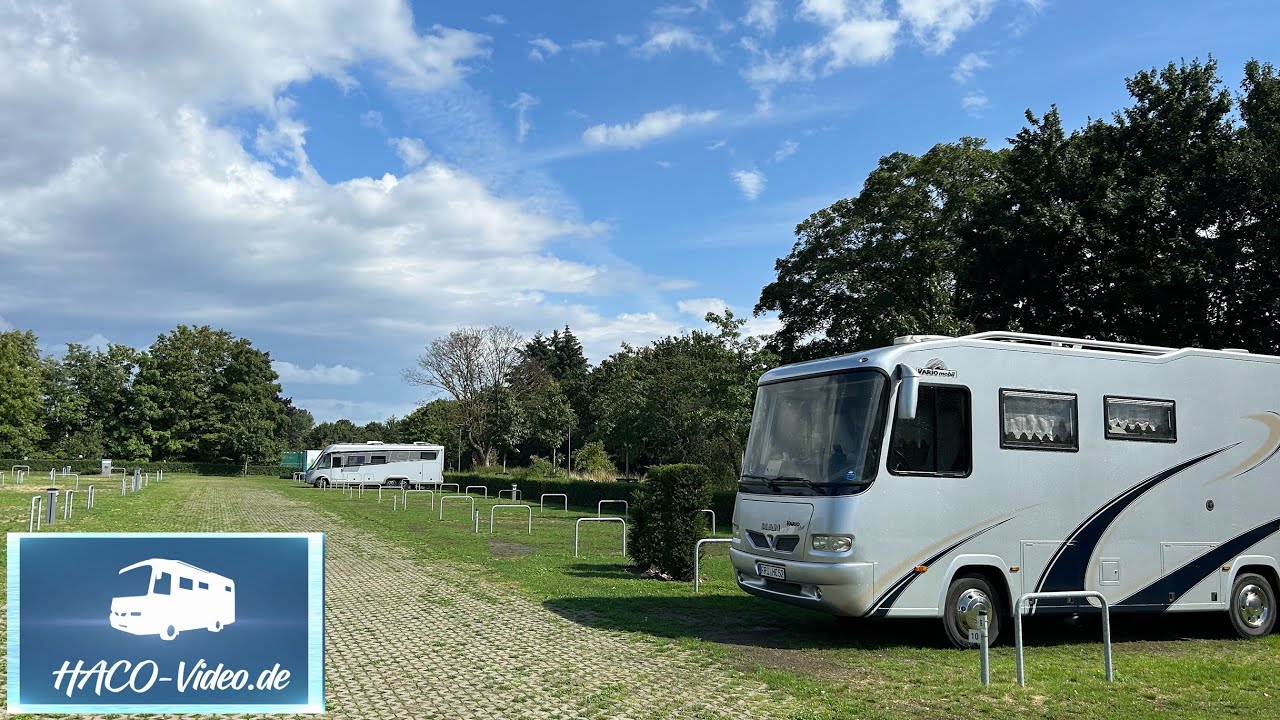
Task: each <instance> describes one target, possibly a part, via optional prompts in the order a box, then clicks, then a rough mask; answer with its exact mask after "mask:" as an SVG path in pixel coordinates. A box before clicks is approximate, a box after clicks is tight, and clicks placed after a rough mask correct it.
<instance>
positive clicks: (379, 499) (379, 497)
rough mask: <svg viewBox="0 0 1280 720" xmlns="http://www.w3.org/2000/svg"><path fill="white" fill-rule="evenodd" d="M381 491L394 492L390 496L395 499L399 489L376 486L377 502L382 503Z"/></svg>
mask: <svg viewBox="0 0 1280 720" xmlns="http://www.w3.org/2000/svg"><path fill="white" fill-rule="evenodd" d="M383 490H394V491H395V493H394V494H393V495H392V497H395V496H396V495H399V494H400V488H398V487H387V486H386V485H379V486H378V502H382V491H383Z"/></svg>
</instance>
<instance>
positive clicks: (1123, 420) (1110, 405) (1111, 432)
mask: <svg viewBox="0 0 1280 720" xmlns="http://www.w3.org/2000/svg"><path fill="white" fill-rule="evenodd" d="M1102 402H1103V406H1104V408H1105V411H1106V416H1107V417H1106V419H1107V439H1108V440H1146V441H1149V442H1176V441H1177V440H1178V424H1177V418H1176V417H1175V414H1174V406H1173V401H1172V400H1143V399H1141V398H1126V397H1111V396H1107V397H1105V398H1103V399H1102Z"/></svg>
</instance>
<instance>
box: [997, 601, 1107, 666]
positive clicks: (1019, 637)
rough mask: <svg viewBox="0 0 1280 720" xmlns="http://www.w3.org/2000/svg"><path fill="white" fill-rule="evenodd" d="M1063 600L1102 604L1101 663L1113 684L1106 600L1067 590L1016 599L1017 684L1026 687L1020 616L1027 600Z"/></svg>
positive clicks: (1014, 612)
mask: <svg viewBox="0 0 1280 720" xmlns="http://www.w3.org/2000/svg"><path fill="white" fill-rule="evenodd" d="M1065 598H1093V599H1095V600H1097V601H1098V602H1100V603H1102V661H1103V665H1104V668H1105V670H1106V673H1107V682H1115V679H1116V678H1115V669H1114V668H1113V667H1112V664H1111V606H1110V605H1109V604H1108V603H1107V598H1106V596H1105V595H1103V594H1102V593H1100V592H1098V591H1096V590H1069V591H1066V592H1031V593H1024V594H1023V595H1022V597H1020V598H1018V603H1017V605H1015V606H1014V610H1013V642H1014V645H1015V646H1016V647H1015V659H1016V662H1017V666H1018V684H1019V685H1021V686H1023V687H1026V685H1027V672H1026V667H1025V665H1024V664H1023V657H1022V615H1023V613H1024V612H1026V607H1025V606H1026V603H1027V601H1028V600H1056V599H1065Z"/></svg>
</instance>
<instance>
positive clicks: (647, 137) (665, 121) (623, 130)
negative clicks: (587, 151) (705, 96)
mask: <svg viewBox="0 0 1280 720" xmlns="http://www.w3.org/2000/svg"><path fill="white" fill-rule="evenodd" d="M719 114H720V113H719V112H717V111H715V110H703V111H700V112H691V113H686V112H684V111H683V110H681V109H680V108H678V107H669V108H667V109H665V110H655V111H653V112H650V113H645V115H644V117H641V118H640V119H639V120H637V121H636V122H634V123H627V124H624V125H604V124H601V125H592V126H591V127H589V128H587V129H586V130H584V131H583V133H582V140H583V142H585V143H586V144H587V145H592V146H612V147H625V148H638V147H640V146H641V145H644V144H645V143H647V142H650V141H652V140H656V139H658V138H661V137H665V136H667V135H671V134H672V133H675V132H676V131H678V130H680V129H681V128H683V127H685V126H687V125H704V124H706V123H709V122H711V121H713V120H715V119H716V118H717V117H718V116H719Z"/></svg>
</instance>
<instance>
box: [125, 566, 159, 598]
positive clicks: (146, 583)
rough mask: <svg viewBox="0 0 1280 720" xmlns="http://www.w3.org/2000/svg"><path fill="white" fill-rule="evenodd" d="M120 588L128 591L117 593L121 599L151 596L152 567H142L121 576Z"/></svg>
mask: <svg viewBox="0 0 1280 720" xmlns="http://www.w3.org/2000/svg"><path fill="white" fill-rule="evenodd" d="M120 587H122V588H125V589H126V590H127V592H126V591H122V592H119V593H117V594H118V595H119V596H120V597H127V596H135V597H141V596H143V595H149V594H151V566H150V565H140V566H138V567H136V568H134V569H132V570H130V571H129V572H126V573H124V574H122V575H121V576H120Z"/></svg>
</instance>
